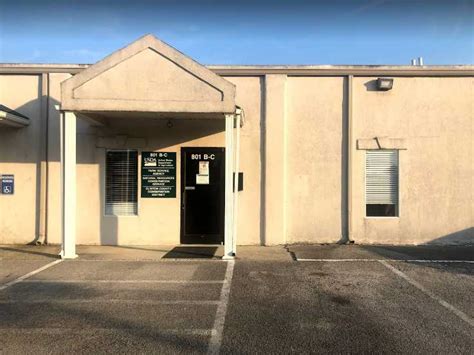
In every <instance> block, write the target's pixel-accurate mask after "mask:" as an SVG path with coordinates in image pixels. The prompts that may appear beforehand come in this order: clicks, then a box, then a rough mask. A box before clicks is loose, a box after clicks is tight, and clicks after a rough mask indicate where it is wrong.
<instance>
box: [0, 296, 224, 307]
mask: <svg viewBox="0 0 474 355" xmlns="http://www.w3.org/2000/svg"><path fill="white" fill-rule="evenodd" d="M11 303H17V304H18V303H20V304H45V303H60V304H64V303H86V304H87V303H92V304H97V303H126V304H139V305H141V304H146V305H160V304H161V305H177V304H178V305H220V303H221V302H220V301H212V300H211V301H209V300H208V301H206V300H204V301H201V300H171V301H169V300H163V301H160V300H129V299H120V298H107V299H93V298H88V299H57V298H54V299H35V300H12V299H9V300H0V304H11Z"/></svg>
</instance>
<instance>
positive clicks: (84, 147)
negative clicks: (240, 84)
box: [0, 97, 225, 245]
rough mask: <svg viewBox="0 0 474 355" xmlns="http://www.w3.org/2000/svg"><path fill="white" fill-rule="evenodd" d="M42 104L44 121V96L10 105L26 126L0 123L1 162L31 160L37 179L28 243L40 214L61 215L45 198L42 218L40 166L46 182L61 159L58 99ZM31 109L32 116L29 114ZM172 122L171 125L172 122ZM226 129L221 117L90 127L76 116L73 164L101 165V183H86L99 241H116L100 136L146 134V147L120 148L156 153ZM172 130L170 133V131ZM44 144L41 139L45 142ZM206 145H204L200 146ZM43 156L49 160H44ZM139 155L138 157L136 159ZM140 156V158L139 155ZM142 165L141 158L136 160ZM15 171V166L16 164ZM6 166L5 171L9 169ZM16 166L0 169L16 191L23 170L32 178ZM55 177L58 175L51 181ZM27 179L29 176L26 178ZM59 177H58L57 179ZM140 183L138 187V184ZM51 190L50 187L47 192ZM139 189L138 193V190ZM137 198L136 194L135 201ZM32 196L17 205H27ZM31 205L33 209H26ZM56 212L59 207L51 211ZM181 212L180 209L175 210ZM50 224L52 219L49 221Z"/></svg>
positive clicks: (113, 121)
mask: <svg viewBox="0 0 474 355" xmlns="http://www.w3.org/2000/svg"><path fill="white" fill-rule="evenodd" d="M43 102H48V104H47V109H48V110H47V112H48V114H47V119H46V122H41V117H44V115H43V116H42V115H41V110H42V106H41V105H42V99H41V98H38V99H35V100H31V101H29V102H27V103H25V104H24V105H22V106H19V107H12V109H14V110H16V111H18V112H20V113H22V114H25V115H26V116H28V117H30V118H31V123H30V125H29V126H27V127H24V128H20V129H15V128H8V127H1V126H0V142H1V145H0V163H17V164H25V165H26V164H35V166H36V169H35V174H36V179H35V181H34V197H33V200H34V206H35V207H34V209H35V210H34V211H35V212H34V214H35V218H34V219H35V220H34V221H33V223H34V224H35V227H34V238H33V240H32V241H31V242H30V243H29V244H36V243H37V242H39V241H40V225H41V223H42V222H41V221H40V220H41V218H46V220H49V221H52V223H60V221H61V216H60V215H58V216H52V215H51V211H52V209H51V208H50V206H49V204H50V201H48V199H47V200H46V205H47V206H48V207H47V208H46V210H45V214H46V216H44V217H41V215H40V211H41V210H42V209H41V208H40V207H41V206H40V203H41V170H42V169H41V166H42V164H46V174H45V178H46V181H51V180H50V179H51V178H52V177H51V176H49V175H50V174H51V173H54V174H56V173H57V174H59V173H60V171H59V170H54V169H51V168H50V167H48V166H47V164H49V163H59V162H60V157H61V154H60V113H59V111H58V110H57V109H56V107H57V106H58V105H59V104H60V103H59V101H57V100H54V99H52V98H50V97H49V98H43ZM32 113H34V114H32ZM170 123H171V125H170ZM43 124H45V125H46V129H47V132H48V133H47V134H46V137H45V139H46V140H47V145H46V148H45V150H42V148H41V144H42V140H41V137H44V136H43V135H42V134H41V132H42V129H43V130H44V129H45V128H44V126H43ZM224 130H225V125H224V120H220V119H213V120H211V119H197V118H192V119H186V118H179V119H173V118H163V117H160V118H152V117H149V118H148V117H147V118H140V117H133V116H129V117H127V118H121V117H109V118H106V119H105V126H103V127H96V126H91V125H90V124H89V123H87V122H86V121H84V120H82V119H78V124H77V132H78V133H77V143H76V144H77V156H76V159H77V164H78V165H81V164H88V165H94V164H95V165H99V179H100V181H99V184H98V185H97V187H95V186H87V188H90V191H92V193H98V194H99V195H100V216H98V219H99V221H100V222H99V224H100V225H99V226H98V229H99V231H100V243H101V244H103V245H116V244H117V243H118V228H119V226H118V217H115V216H107V217H105V213H104V212H105V195H104V191H105V165H104V163H105V152H106V150H107V149H108V147H100V148H99V147H98V146H97V141H98V139H97V138H98V137H117V136H127V137H129V138H145V141H146V146H145V147H144V148H137V147H125V146H124V147H122V148H121V149H126V148H130V149H136V150H138V151H139V152H140V151H142V150H146V151H154V150H160V149H167V148H171V147H173V148H176V147H177V146H178V147H179V146H181V145H183V146H186V144H185V143H186V142H190V141H194V140H197V139H201V138H204V137H207V136H210V135H214V134H216V133H220V132H223V131H224ZM170 132H172V134H170ZM43 144H44V143H43ZM204 145H205V144H204ZM220 145H222V144H217V143H216V144H214V146H220ZM110 149H120V147H117V146H110ZM46 157H47V158H46ZM139 158H140V157H139ZM139 160H140V159H139ZM138 163H139V164H140V161H139V162H138ZM179 163H180V154H179V152H178V154H177V165H179ZM15 169H16V168H15ZM7 170H8V169H7ZM21 171H22V170H21V169H19V170H18V171H16V172H13V171H6V170H5V169H1V171H0V174H9V173H15V179H16V181H15V184H16V186H15V189H16V190H17V191H18V190H19V189H22V188H24V186H20V185H19V183H20V181H24V180H26V181H28V179H31V178H33V177H32V176H31V172H29V171H26V170H25V174H28V175H30V176H19V175H20V174H21V173H22V172H21ZM179 171H180V169H179V166H177V174H179ZM83 177H84V176H81V170H79V171H78V174H77V179H78V180H80V179H81V178H83ZM55 180H56V179H55ZM30 181H31V180H30ZM58 181H59V179H58ZM82 185H84V184H78V186H79V189H78V193H80V194H84V193H87V192H85V191H81V189H82V188H84V186H82ZM138 186H140V185H138ZM177 188H178V190H177V197H176V198H177V199H179V198H180V192H179V186H177ZM51 189H53V190H54V191H49V190H51ZM139 192H140V191H138V193H139ZM59 193H60V186H59V185H58V186H48V184H46V196H51V194H59ZM139 198H140V197H138V199H139ZM29 201H30V200H28V201H25V202H22V201H20V203H22V204H23V203H25V204H27V205H28V204H29V203H30V202H29ZM30 208H31V207H30ZM78 208H82V209H87V206H78ZM54 210H57V211H59V213H60V209H59V208H58V209H54ZM177 213H179V211H177ZM104 218H107V223H106V224H105V223H104V222H105V221H104ZM77 223H78V224H79V223H94V218H92V219H91V220H79V219H78V220H77ZM50 224H51V222H50ZM47 226H48V223H45V227H44V228H45V229H46V230H45V231H44V233H45V239H44V242H45V243H46V244H47V243H48V238H47V236H48V230H47ZM150 232H151V233H158V231H150ZM157 244H159V236H157Z"/></svg>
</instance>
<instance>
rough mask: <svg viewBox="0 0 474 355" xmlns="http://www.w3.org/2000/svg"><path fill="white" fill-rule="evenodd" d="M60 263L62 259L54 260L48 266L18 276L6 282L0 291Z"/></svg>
mask: <svg viewBox="0 0 474 355" xmlns="http://www.w3.org/2000/svg"><path fill="white" fill-rule="evenodd" d="M61 261H63V260H62V259H58V260H54V261H52V262H50V263H49V264H46V265H44V266H42V267H40V268H39V269H36V270H33V271H31V272H29V273H27V274H25V275H23V276H20V277H18V278H16V279H15V280H12V281H10V282H7V283H6V284H4V285H1V286H0V291H3V290H5V289H6V288H8V287H10V286H12V285H15V284H17V283H19V282H22V281H23V280H26V279H27V278H29V277H31V276H33V275H36V274H38V273H40V272H41V271H44V270H46V269H49V268H50V267H51V266H54V265H56V264H59V263H60V262H61Z"/></svg>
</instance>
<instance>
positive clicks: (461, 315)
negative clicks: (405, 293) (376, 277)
mask: <svg viewBox="0 0 474 355" xmlns="http://www.w3.org/2000/svg"><path fill="white" fill-rule="evenodd" d="M380 264H382V265H384V266H385V267H386V268H387V269H389V270H391V271H392V272H393V273H395V274H396V275H398V276H400V277H401V278H402V279H404V280H405V281H407V282H408V283H409V284H411V285H412V286H414V287H416V288H417V289H418V290H420V291H421V292H423V293H424V294H425V295H427V296H428V297H430V298H431V299H433V300H435V301H436V302H438V303H439V304H440V305H441V306H443V307H444V308H446V309H447V310H449V311H451V312H452V313H454V314H455V315H457V316H458V317H459V318H461V319H462V320H463V321H465V322H466V323H467V324H469V325H470V326H473V327H474V320H473V319H472V318H471V317H469V316H468V315H467V314H466V313H464V312H462V311H461V310H459V309H457V308H456V307H454V306H453V305H451V304H450V303H448V302H446V301H445V300H443V299H442V298H441V297H438V296H436V295H435V294H434V293H432V292H431V291H429V290H427V289H426V288H425V287H423V286H422V285H421V284H419V283H418V282H416V281H415V280H413V279H411V278H410V277H409V276H408V275H407V274H405V273H404V272H402V271H400V270H398V269H397V268H395V267H393V266H392V265H390V264H389V263H388V262H387V261H386V260H381V261H380Z"/></svg>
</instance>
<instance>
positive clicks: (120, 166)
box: [105, 150, 138, 216]
mask: <svg viewBox="0 0 474 355" xmlns="http://www.w3.org/2000/svg"><path fill="white" fill-rule="evenodd" d="M105 175H106V178H105V214H107V215H114V216H134V215H136V214H137V212H138V208H137V182H138V153H137V151H134V150H109V151H107V153H106V173H105Z"/></svg>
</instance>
